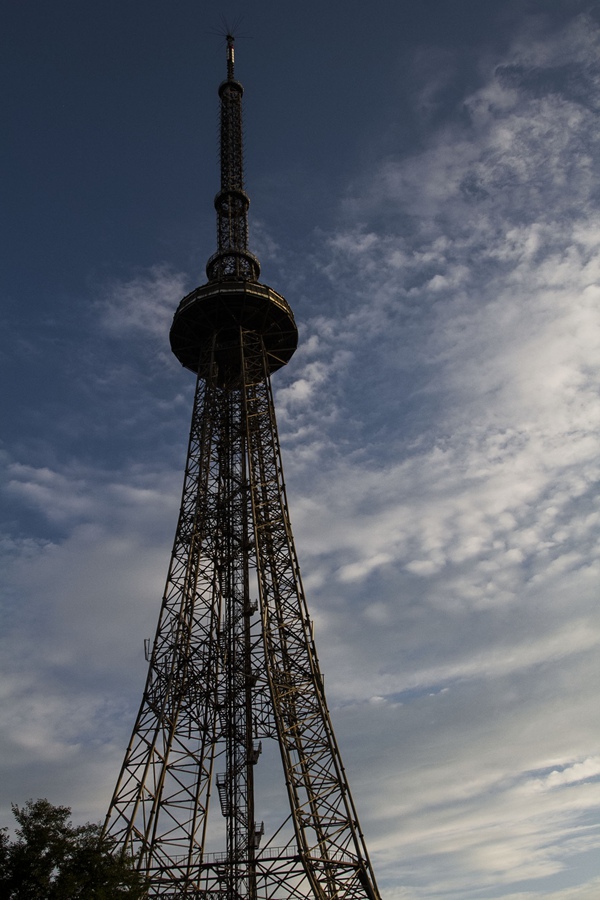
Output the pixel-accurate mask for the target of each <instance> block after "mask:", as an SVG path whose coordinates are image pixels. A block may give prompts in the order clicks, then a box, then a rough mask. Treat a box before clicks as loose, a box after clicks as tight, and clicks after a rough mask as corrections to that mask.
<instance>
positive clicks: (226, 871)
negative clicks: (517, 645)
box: [105, 36, 379, 900]
mask: <svg viewBox="0 0 600 900" xmlns="http://www.w3.org/2000/svg"><path fill="white" fill-rule="evenodd" d="M242 93H243V88H242V86H241V84H240V83H239V82H238V81H236V80H235V78H234V50H233V38H232V37H231V36H228V38H227V79H226V80H225V81H224V82H223V83H222V84H221V85H220V87H219V96H220V102H221V190H220V191H219V193H218V194H217V196H216V199H215V207H216V210H217V223H218V225H217V234H218V249H217V252H216V253H215V254H214V255H213V256H212V257H211V258H210V259H209V261H208V263H207V267H206V271H207V276H208V282H207V284H205V285H203V286H202V287H199V288H197V289H196V290H195V291H192V293H191V294H188V296H187V297H184V299H183V300H182V301H181V303H180V305H179V307H178V309H177V311H176V313H175V316H174V319H173V325H172V327H171V333H170V339H171V347H172V349H173V352H174V353H175V355H176V356H177V358H178V359H179V360H180V362H181V363H182V365H183V366H185V367H186V368H187V369H190V370H191V371H192V372H194V373H195V374H196V375H197V387H196V395H195V401H194V409H193V414H192V425H191V433H190V440H189V448H188V456H187V463H186V468H185V478H184V485H183V497H182V502H181V511H180V515H179V521H178V525H177V533H176V535H175V542H174V546H173V553H172V557H171V563H170V567H169V572H168V576H167V584H166V589H165V594H164V598H163V602H162V607H161V611H160V616H159V622H158V628H157V630H156V636H155V639H154V643H153V645H152V647H151V650H150V651H149V658H150V665H149V671H148V678H147V681H146V686H145V690H144V695H143V698H142V703H141V706H140V710H139V713H138V717H137V720H136V723H135V726H134V729H133V734H132V737H131V741H130V743H129V747H128V749H127V753H126V755H125V760H124V763H123V767H122V769H121V773H120V776H119V779H118V783H117V787H116V789H115V792H114V795H113V798H112V801H111V804H110V808H109V812H108V815H107V819H106V824H105V831H106V832H107V833H108V834H110V835H111V836H113V837H114V838H115V839H116V841H117V844H116V846H117V849H118V850H122V851H127V852H131V853H132V854H134V855H135V856H136V857H137V861H138V865H139V868H140V869H141V870H142V871H143V872H144V873H146V874H147V876H148V877H149V881H150V885H151V887H150V896H151V897H162V898H173V900H174V898H181V897H194V898H207V900H208V898H212V897H214V898H223V900H237V898H240V900H245V898H248V900H271V898H273V900H275V898H281V900H284V898H316V900H354V898H356V900H358V898H361V900H362V898H368V900H378V898H379V893H378V890H377V886H376V883H375V878H374V875H373V871H372V868H371V864H370V861H369V856H368V853H367V848H366V846H365V842H364V839H363V836H362V833H361V830H360V826H359V823H358V817H357V814H356V810H355V807H354V803H353V800H352V796H351V793H350V788H349V786H348V782H347V780H346V775H345V771H344V767H343V765H342V760H341V757H340V753H339V749H338V745H337V743H336V739H335V736H334V733H333V728H332V725H331V720H330V717H329V712H328V709H327V703H326V700H325V693H324V689H323V677H322V675H321V672H320V669H319V662H318V658H317V652H316V649H315V644H314V640H313V631H312V625H311V621H310V618H309V614H308V609H307V605H306V600H305V596H304V590H303V587H302V581H301V578H300V569H299V566H298V560H297V557H296V550H295V548H294V541H293V537H292V529H291V525H290V518H289V513H288V504H287V499H286V492H285V485H284V480H283V470H282V465H281V453H280V447H279V440H278V437H277V427H276V421H275V410H274V406H273V395H272V391H271V380H270V376H271V373H272V372H274V371H276V370H277V369H279V368H281V366H283V365H285V364H286V363H287V362H288V360H289V359H290V357H291V356H292V354H293V353H294V350H295V349H296V344H297V329H296V324H295V322H294V317H293V315H292V311H291V309H290V307H289V305H288V304H287V302H286V301H285V300H284V298H283V297H282V296H280V295H279V294H277V293H276V292H275V291H273V290H272V289H271V288H270V287H267V286H266V285H264V284H261V283H259V281H258V278H259V275H260V266H259V263H258V260H257V259H256V258H255V257H254V256H253V255H252V254H251V253H250V252H249V251H248V237H247V232H248V205H249V200H248V196H247V194H246V192H245V190H244V180H243V155H242V149H243V148H242V108H241V107H242ZM268 739H271V740H268ZM263 747H264V750H265V752H264V753H263ZM267 747H271V748H275V749H274V750H273V749H271V750H268V749H267ZM278 757H280V759H279V761H278V759H277V758H278ZM275 770H277V772H278V773H281V771H282V773H283V774H282V776H281V790H282V793H283V798H284V800H285V794H286V789H287V804H286V805H285V809H286V813H283V814H279V818H277V817H276V815H277V811H278V810H280V809H281V807H282V804H281V803H280V804H279V805H277V804H276V803H275V801H274V800H273V796H272V795H273V791H274V788H273V784H272V782H273V779H274V774H273V773H274V772H275ZM261 771H262V774H261ZM261 797H264V800H262V803H263V807H262V812H260V815H261V816H264V818H265V819H266V820H267V823H266V824H267V827H266V828H265V824H264V823H263V822H262V821H259V820H258V816H259V809H258V801H259V798H261ZM211 799H213V802H212V804H210V801H211ZM215 807H216V809H215ZM288 809H289V813H287V810H288ZM209 812H210V815H209ZM215 813H216V814H215Z"/></svg>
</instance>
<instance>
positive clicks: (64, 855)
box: [0, 800, 147, 900]
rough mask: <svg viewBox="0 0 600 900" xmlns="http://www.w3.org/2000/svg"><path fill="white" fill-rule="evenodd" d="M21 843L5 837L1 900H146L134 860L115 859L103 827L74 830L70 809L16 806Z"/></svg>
mask: <svg viewBox="0 0 600 900" xmlns="http://www.w3.org/2000/svg"><path fill="white" fill-rule="evenodd" d="M12 809H13V814H14V816H15V819H16V820H17V824H18V826H19V827H18V828H17V829H16V834H17V840H16V841H14V842H11V841H10V839H9V837H8V835H7V833H6V829H5V830H4V831H0V897H1V898H2V900H115V898H123V900H141V898H145V897H146V896H147V891H146V886H145V883H144V879H143V878H142V876H141V875H140V874H139V873H138V872H137V871H136V870H135V869H134V867H133V862H132V860H131V858H130V857H124V856H122V855H118V854H115V855H113V853H112V851H113V850H114V847H115V845H114V841H113V839H112V838H110V837H107V836H106V835H103V834H102V833H101V828H100V826H99V825H90V824H89V823H88V824H87V825H80V826H77V827H75V826H73V825H72V824H71V822H70V815H71V810H70V809H69V808H68V807H67V806H52V804H51V803H49V802H48V801H47V800H35V801H33V800H28V801H27V803H26V804H25V806H23V807H22V808H20V807H18V806H15V805H13V808H12Z"/></svg>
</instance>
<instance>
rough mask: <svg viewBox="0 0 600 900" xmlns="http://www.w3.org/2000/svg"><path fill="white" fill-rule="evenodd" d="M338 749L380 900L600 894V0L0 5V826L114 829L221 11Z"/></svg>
mask: <svg viewBox="0 0 600 900" xmlns="http://www.w3.org/2000/svg"><path fill="white" fill-rule="evenodd" d="M240 12H243V16H242V20H241V22H240V24H239V26H238V32H239V39H238V42H237V59H236V74H237V75H238V77H239V78H240V80H241V81H242V83H243V84H244V86H245V89H246V93H245V98H244V99H245V120H246V175H247V186H248V190H249V193H250V196H251V201H252V205H251V208H250V229H251V231H250V234H251V249H252V250H253V251H254V252H255V253H256V254H257V255H258V256H259V258H260V260H261V263H262V277H263V280H264V281H265V282H266V283H268V284H270V285H272V286H273V287H274V288H275V289H276V290H278V291H280V292H281V293H283V294H284V296H286V298H287V299H288V300H289V302H290V303H291V305H292V307H293V309H294V311H295V314H296V318H297V320H298V322H299V325H300V331H301V344H300V347H299V349H298V351H297V353H296V355H295V356H294V358H293V360H292V362H291V363H290V364H289V366H288V367H287V368H286V369H285V370H282V371H281V372H279V373H277V374H276V376H275V377H274V386H275V389H276V402H277V407H278V417H279V425H280V431H281V437H282V443H283V452H284V465H285V470H286V481H287V484H288V489H289V492H290V504H291V513H292V519H293V523H294V531H295V535H296V540H297V544H298V551H299V555H300V561H301V565H302V569H303V574H304V580H305V583H306V586H307V589H308V591H309V603H310V606H311V610H312V613H313V615H314V618H315V622H316V638H317V644H318V647H319V652H320V656H321V662H322V665H323V669H324V671H325V673H326V686H327V692H328V700H329V703H330V707H331V711H332V717H333V720H334V725H335V728H336V734H337V736H338V739H339V741H340V744H341V747H342V751H343V755H344V760H345V763H346V767H347V769H348V772H349V777H350V780H351V784H352V788H353V791H354V794H355V799H356V802H357V805H358V808H359V813H360V816H361V824H362V826H363V830H364V831H365V834H366V837H367V842H368V845H369V848H370V851H371V853H372V857H373V862H374V866H375V868H376V872H377V875H378V879H379V882H380V886H381V888H382V892H383V895H384V898H385V900H424V898H435V900H459V898H460V900H465V898H469V900H471V898H473V900H487V898H503V900H506V898H511V900H539V898H550V900H595V898H597V897H598V896H599V895H600V862H599V860H600V854H599V852H598V848H599V844H600V834H599V830H600V814H599V809H600V721H599V719H600V712H599V704H598V700H597V689H598V679H599V674H600V673H599V663H598V659H599V653H598V644H599V643H600V617H599V614H598V602H597V601H598V593H599V591H598V584H599V577H598V576H599V568H600V543H599V539H600V503H599V499H598V490H597V488H598V481H599V479H600V467H599V463H598V460H599V459H600V433H599V426H600V397H599V392H598V382H599V375H600V363H599V354H598V346H599V344H600V310H599V299H600V263H599V261H598V254H597V247H598V242H599V239H600V213H599V211H598V197H599V184H600V182H599V171H598V168H599V161H600V160H599V153H598V143H597V118H598V108H599V106H600V99H599V98H600V15H599V14H598V9H597V5H596V4H594V3H580V2H577V0H564V2H561V0H554V2H542V0H539V2H523V0H520V2H502V0H500V2H496V3H487V4H486V3H482V2H480V0H478V2H467V0H438V2H432V0H422V2H419V3H412V4H408V3H405V2H404V0H399V2H394V3H392V2H388V0H381V2H375V3H373V4H370V5H368V6H367V5H365V4H363V3H358V2H346V3H343V4H342V3H333V4H329V5H326V4H323V3H315V2H313V0H308V2H305V3H303V4H302V5H293V6H292V5H289V6H288V5H287V4H282V3H275V2H255V3H246V4H240V3H238V4H236V3H232V4H228V5H227V8H225V6H224V5H222V4H219V3H216V2H206V3H204V4H198V3H191V2H186V0H182V2H177V3H172V4H166V3H163V2H158V0H155V2H146V3H144V4H141V3H139V2H135V0H132V2H128V3H116V2H104V3H102V4H97V3H94V2H90V3H86V4H81V3H79V4H76V3H74V2H73V3H71V2H65V0H57V2H55V3H52V4H49V3H42V2H28V3H21V4H12V5H11V8H10V9H7V10H6V11H5V16H4V19H5V23H4V25H5V27H4V29H3V31H4V34H3V37H2V42H3V46H2V53H1V55H0V59H1V62H0V65H1V66H2V69H3V84H4V85H5V90H4V92H3V95H2V98H1V99H0V103H1V104H2V122H3V123H4V125H5V127H4V129H3V130H4V132H5V133H4V140H3V142H2V147H1V149H0V154H1V165H2V172H3V175H4V178H3V179H2V181H3V184H2V207H3V210H4V213H5V215H4V217H3V231H2V245H3V253H2V262H1V263H0V267H1V268H0V290H1V294H2V304H1V308H0V324H1V331H0V334H1V338H0V341H1V343H0V368H1V379H2V384H3V386H4V390H3V391H2V400H1V402H2V409H1V421H2V423H3V428H2V430H1V432H0V461H1V463H2V476H1V481H0V493H1V501H0V510H1V512H0V552H1V553H2V571H3V579H2V586H1V589H0V595H1V614H2V627H1V631H0V667H1V671H2V682H1V684H2V686H1V688H0V721H1V723H2V724H1V729H0V818H2V821H3V822H6V823H7V824H8V823H9V821H10V803H11V801H12V802H17V803H23V802H24V801H25V800H26V799H27V798H29V797H34V798H35V797H39V796H46V797H48V798H49V799H50V800H51V801H52V802H55V803H60V804H64V805H69V806H71V807H72V808H73V812H74V816H75V818H76V819H77V820H78V821H80V820H86V819H90V820H99V819H101V818H102V816H103V814H104V811H105V809H106V806H107V804H108V801H109V797H110V794H111V791H112V789H113V786H114V781H115V778H116V774H117V770H118V767H119V765H120V762H121V759H122V756H123V752H124V748H125V744H126V742H127V740H128V737H129V732H130V729H131V726H132V723H133V719H134V716H135V713H136V710H137V704H138V702H139V698H140V696H141V690H142V685H143V681H144V677H145V662H144V655H143V640H144V638H145V637H149V636H150V635H151V634H152V633H153V631H154V627H155V622H156V617H157V613H158V605H159V600H160V596H161V593H162V587H163V583H164V578H165V575H166V568H167V563H168V556H169V552H170V545H171V542H172V538H173V533H174V528H175V523H176V517H177V508H178V502H179V492H180V488H181V477H182V470H183V462H184V454H185V448H186V441H187V430H188V427H189V416H190V413H191V398H192V392H193V384H192V379H191V377H190V376H189V373H186V372H185V371H183V370H182V369H181V368H180V366H179V365H178V363H177V362H176V360H175V359H174V357H172V355H171V353H170V350H169V346H168V337H167V335H168V328H169V324H170V320H171V317H172V314H173V311H174V309H175V307H176V305H177V303H178V302H179V299H180V298H181V297H182V296H183V295H184V294H185V293H186V292H187V291H189V290H191V289H192V288H193V287H195V286H196V285H197V284H199V283H201V282H203V280H204V264H205V262H206V259H207V258H208V257H209V256H210V254H211V253H212V252H213V250H214V248H215V241H216V239H215V233H214V231H215V223H214V211H213V207H212V199H213V196H214V194H215V192H216V190H217V188H218V169H217V143H218V135H217V114H218V102H217V95H216V89H217V86H218V83H219V81H220V80H221V78H222V77H223V72H224V47H223V42H222V40H221V39H220V38H219V37H218V36H216V35H215V34H214V32H218V31H219V29H220V28H221V16H222V14H225V15H226V16H227V17H228V18H229V20H230V21H235V20H236V19H237V17H238V15H239V13H240Z"/></svg>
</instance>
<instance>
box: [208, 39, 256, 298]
mask: <svg viewBox="0 0 600 900" xmlns="http://www.w3.org/2000/svg"><path fill="white" fill-rule="evenodd" d="M234 42H235V39H234V37H233V35H232V34H228V35H227V79H226V81H223V82H221V84H220V86H219V97H220V99H221V190H220V191H219V193H218V194H217V196H216V197H215V209H216V211H217V252H216V253H214V254H213V255H212V256H211V258H210V259H209V260H208V262H207V264H206V274H207V276H208V280H209V281H222V280H223V279H228V280H235V281H258V278H259V275H260V263H259V262H258V260H257V258H256V257H255V256H254V255H253V254H252V253H250V251H249V250H248V207H249V206H250V198H249V197H248V194H247V193H246V191H245V190H244V148H243V131H242V95H243V93H244V88H243V87H242V85H241V84H240V83H239V81H236V80H235V77H234V63H235V52H234Z"/></svg>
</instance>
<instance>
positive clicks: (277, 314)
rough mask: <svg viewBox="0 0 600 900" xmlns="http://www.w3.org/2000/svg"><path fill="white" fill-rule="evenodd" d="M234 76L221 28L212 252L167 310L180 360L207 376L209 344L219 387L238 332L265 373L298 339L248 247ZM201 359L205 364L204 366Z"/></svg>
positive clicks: (234, 362) (229, 381) (234, 356)
mask: <svg viewBox="0 0 600 900" xmlns="http://www.w3.org/2000/svg"><path fill="white" fill-rule="evenodd" d="M243 93H244V89H243V87H242V85H241V84H240V83H239V81H236V80H235V77H234V49H233V37H232V36H231V35H228V36H227V78H226V80H225V81H223V82H222V83H221V85H220V86H219V97H220V102H221V190H220V191H219V193H218V194H217V196H216V197H215V208H216V210H217V252H216V253H214V254H213V255H212V256H211V257H210V259H209V260H208V262H207V264H206V274H207V276H208V283H207V284H204V285H202V286H201V287H198V288H196V289H195V290H194V291H192V292H191V293H190V294H188V295H187V297H184V298H183V300H182V301H181V303H180V304H179V307H178V308H177V311H176V313H175V315H174V317H173V324H172V326H171V332H170V340H171V349H172V350H173V353H174V354H175V356H176V357H177V358H178V360H179V361H180V362H181V364H182V365H184V366H185V367H186V368H188V369H191V371H192V372H197V373H198V374H200V375H201V376H202V377H206V374H207V373H206V371H205V368H204V367H205V365H206V364H205V363H204V364H202V363H201V362H200V359H201V358H202V357H203V355H204V354H205V352H206V351H207V349H209V348H210V347H214V361H215V362H214V364H215V365H216V366H217V369H218V371H219V375H218V379H219V382H220V384H221V386H222V387H229V388H236V387H239V384H240V362H241V357H240V354H239V348H240V335H241V332H242V331H244V332H253V333H255V334H257V335H259V336H260V338H261V339H262V343H263V347H264V351H265V354H266V358H267V363H268V370H269V374H270V373H271V372H275V371H276V370H277V369H280V368H281V366H284V365H285V364H286V363H287V362H288V360H289V359H290V357H291V356H292V354H293V353H294V351H295V349H296V346H297V343H298V329H297V328H296V323H295V321H294V316H293V313H292V310H291V309H290V307H289V304H288V303H287V301H286V300H285V299H284V298H283V297H282V296H281V294H278V293H277V292H276V291H274V290H273V289H272V288H270V287H267V285H265V284H260V283H259V281H258V277H259V275H260V264H259V262H258V260H257V259H256V257H255V256H254V255H253V254H252V253H250V251H249V250H248V206H249V205H250V201H249V199H248V195H247V194H246V192H245V190H244V165H243V163H244V153H243V140H242V138H243V131H242V95H243ZM203 366H204V367H203Z"/></svg>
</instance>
